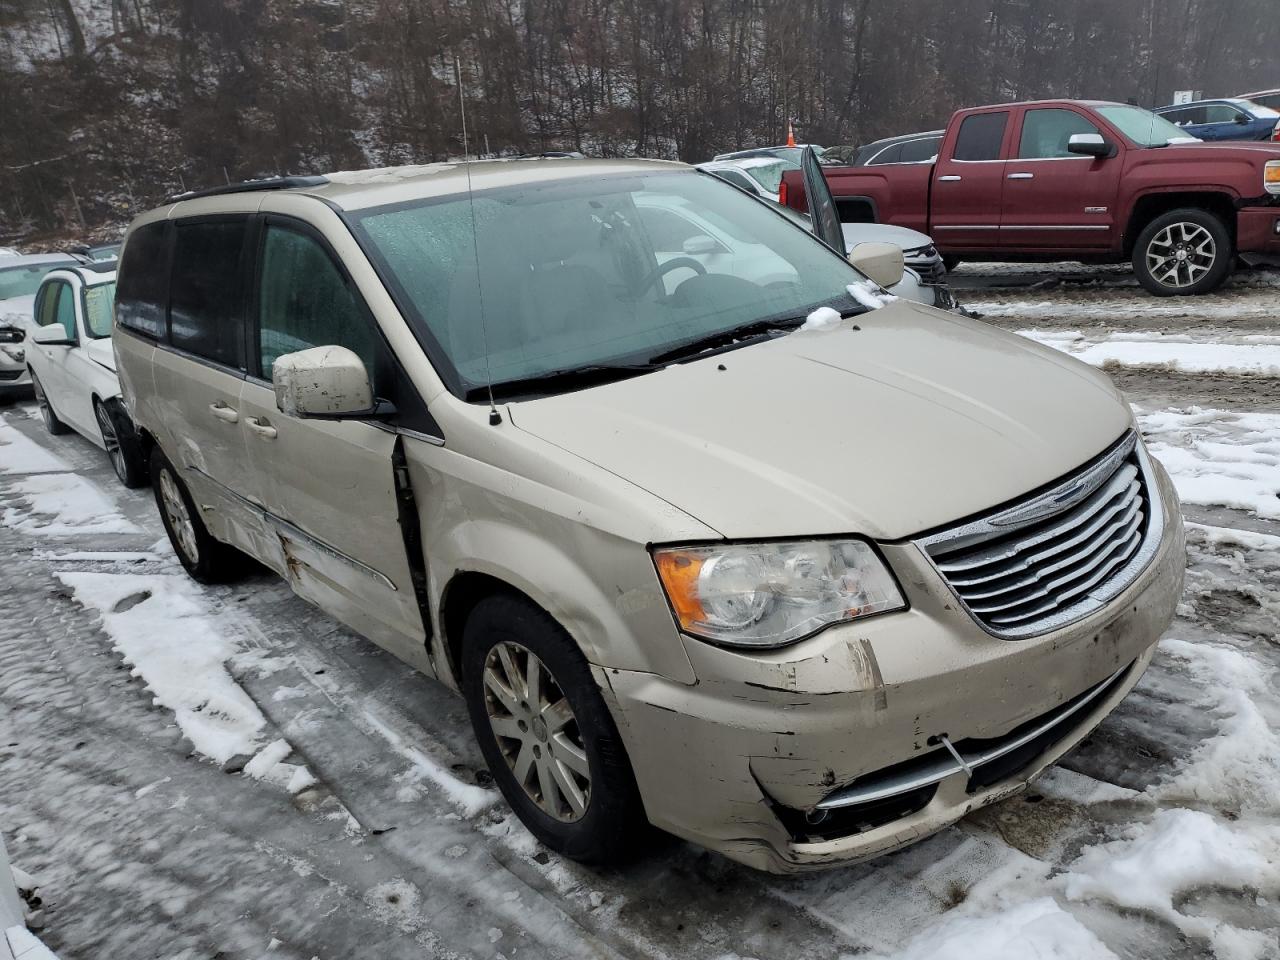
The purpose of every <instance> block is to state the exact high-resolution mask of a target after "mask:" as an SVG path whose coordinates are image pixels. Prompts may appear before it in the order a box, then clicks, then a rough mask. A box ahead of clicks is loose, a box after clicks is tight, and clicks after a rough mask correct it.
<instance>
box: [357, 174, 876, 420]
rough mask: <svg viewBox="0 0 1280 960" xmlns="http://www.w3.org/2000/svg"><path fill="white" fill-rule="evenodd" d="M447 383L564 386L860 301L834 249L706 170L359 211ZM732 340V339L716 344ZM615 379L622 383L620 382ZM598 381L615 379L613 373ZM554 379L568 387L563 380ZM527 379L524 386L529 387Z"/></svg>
mask: <svg viewBox="0 0 1280 960" xmlns="http://www.w3.org/2000/svg"><path fill="white" fill-rule="evenodd" d="M351 221H352V227H353V229H354V230H355V231H356V233H357V235H359V236H360V239H361V241H362V243H363V245H364V247H365V248H366V250H368V251H369V252H370V254H371V257H372V259H373V261H374V263H375V266H376V267H377V268H378V270H379V272H380V274H381V275H382V277H383V279H384V282H386V283H387V285H388V287H389V288H390V289H391V291H392V294H393V296H395V298H396V300H397V302H398V303H399V304H400V306H401V309H402V310H403V311H404V312H405V313H406V315H407V316H408V318H409V320H410V322H411V323H413V324H414V325H415V326H416V328H417V332H418V334H419V336H420V337H422V338H423V339H424V341H425V342H426V343H427V344H428V345H429V346H430V347H431V348H432V352H433V354H435V356H433V359H434V360H435V361H436V363H437V367H438V368H439V369H440V373H441V375H442V376H443V377H444V378H445V380H446V382H447V383H449V384H450V388H451V389H452V390H454V392H456V393H457V394H459V395H461V396H465V397H468V398H470V399H481V398H482V397H481V396H478V395H477V394H482V393H483V391H482V390H481V388H485V387H487V386H488V385H489V384H493V385H494V386H495V387H501V388H503V389H501V390H499V391H498V392H499V393H501V394H502V395H504V396H508V397H511V396H519V395H522V394H524V395H538V394H546V393H554V392H560V390H562V389H569V388H571V387H572V386H574V385H575V384H574V382H573V381H574V375H578V377H577V385H586V384H584V383H582V382H581V375H582V374H583V373H586V372H601V371H606V370H607V371H609V372H611V373H623V374H624V375H637V374H638V373H643V372H645V371H647V370H650V369H653V368H654V367H655V366H659V365H661V364H662V363H666V362H672V361H673V360H676V359H685V356H684V355H683V351H687V352H688V355H689V356H696V355H698V354H699V353H700V352H701V351H702V349H703V346H702V345H704V344H706V345H707V348H710V347H712V346H714V347H715V348H717V349H729V348H732V347H733V346H735V345H736V344H737V343H738V342H740V341H737V340H735V338H734V336H733V334H734V333H735V332H736V331H742V333H743V340H742V341H741V342H746V338H747V335H748V334H750V335H751V336H765V335H769V334H771V333H773V332H776V329H785V328H787V327H788V326H798V325H799V324H800V323H802V322H803V321H804V319H805V317H806V316H807V315H808V314H809V313H810V312H812V311H813V310H814V309H815V308H817V307H819V306H830V307H833V308H834V309H836V310H838V311H839V312H841V313H842V314H843V315H845V316H850V315H852V314H854V313H858V312H862V310H864V309H865V308H864V307H862V306H860V305H859V304H858V302H857V301H856V300H855V299H854V298H853V297H852V296H851V295H850V293H849V291H848V290H847V289H846V287H847V286H848V285H849V284H851V283H855V282H857V281H859V280H861V279H863V277H862V275H861V274H860V273H859V272H858V271H856V270H855V269H854V268H853V267H852V266H850V265H849V263H848V262H847V261H845V260H844V259H843V258H842V257H840V256H839V255H838V254H836V253H834V252H833V251H832V250H830V249H828V248H827V247H826V246H825V245H824V244H822V243H821V242H819V241H817V240H815V239H814V238H813V236H812V235H811V234H809V233H808V232H807V231H805V230H804V229H802V228H800V227H798V226H796V225H795V224H794V223H792V222H791V221H790V220H788V219H787V218H786V217H783V216H780V215H779V214H778V213H776V212H775V211H773V210H771V209H769V207H768V206H766V205H765V204H763V203H760V202H758V201H756V200H754V199H752V198H751V197H749V196H746V195H744V194H743V193H742V192H741V191H740V190H738V189H736V188H734V187H732V186H730V185H728V184H726V183H724V182H722V181H721V180H719V179H718V178H717V177H714V176H712V175H710V174H704V173H698V172H695V171H665V170H664V171H660V172H654V173H648V172H638V173H637V172H634V171H628V172H626V173H618V174H608V175H604V176H601V175H594V176H584V177H574V178H572V179H567V180H565V179H558V180H551V181H538V182H531V183H523V184H518V185H515V186H509V187H500V188H494V189H485V190H479V191H476V192H475V194H474V195H473V197H472V198H470V199H469V198H468V197H467V195H466V194H450V195H449V196H447V197H444V198H431V199H426V200H422V201H415V202H411V203H407V204H406V203H400V204H396V205H393V206H389V207H380V208H377V207H375V208H371V209H368V210H364V211H358V212H356V213H354V214H352V215H351ZM722 334H723V335H725V342H724V343H722V344H721V343H715V344H713V343H712V341H714V340H715V339H716V337H717V336H719V335H722ZM612 378H613V379H617V377H616V376H615V377H612ZM602 379H609V377H604V378H602ZM559 381H564V382H563V383H561V382H559ZM522 386H523V389H522Z"/></svg>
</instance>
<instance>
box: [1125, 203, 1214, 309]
mask: <svg viewBox="0 0 1280 960" xmlns="http://www.w3.org/2000/svg"><path fill="white" fill-rule="evenodd" d="M1235 260H1236V251H1235V244H1234V242H1233V241H1232V237H1231V231H1230V230H1229V229H1227V225H1226V224H1225V223H1224V222H1223V221H1222V218H1221V217H1219V216H1218V215H1217V214H1215V213H1211V212H1210V211H1208V210H1202V209H1200V208H1198V207H1184V208H1182V209H1178V210H1170V211H1169V212H1168V213H1165V214H1162V215H1160V216H1158V217H1156V218H1155V219H1154V220H1152V221H1151V222H1150V223H1149V224H1147V225H1146V227H1144V228H1143V230H1142V232H1141V233H1139V234H1138V239H1137V242H1136V243H1135V244H1134V246H1133V272H1134V273H1135V274H1136V275H1137V277H1138V282H1139V283H1140V284H1142V286H1143V287H1144V288H1146V290H1147V291H1148V292H1150V293H1153V294H1155V295H1156V296H1157V297H1190V296H1195V295H1197V294H1201V293H1210V292H1211V291H1213V290H1217V289H1218V288H1219V287H1220V286H1222V284H1223V283H1225V282H1226V279H1227V277H1229V276H1231V271H1232V269H1233V268H1234V267H1235Z"/></svg>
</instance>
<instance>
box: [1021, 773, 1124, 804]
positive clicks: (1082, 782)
mask: <svg viewBox="0 0 1280 960" xmlns="http://www.w3.org/2000/svg"><path fill="white" fill-rule="evenodd" d="M1034 789H1035V791H1036V792H1037V793H1040V794H1043V795H1044V796H1046V797H1053V798H1055V799H1057V800H1069V801H1071V802H1072V803H1079V804H1084V805H1086V806H1087V805H1089V804H1094V803H1110V802H1112V801H1116V800H1136V799H1138V798H1140V797H1141V796H1142V794H1141V793H1140V792H1139V791H1137V790H1130V789H1129V788H1128V787H1121V786H1117V785H1116V784H1114V783H1106V782H1105V781H1102V780H1095V779H1094V778H1093V777H1089V776H1086V775H1085V774H1083V773H1077V772H1076V771H1074V770H1068V769H1067V768H1066V767H1050V768H1049V769H1048V770H1046V771H1045V772H1044V774H1043V775H1042V776H1041V777H1040V779H1038V780H1036V781H1035V783H1034Z"/></svg>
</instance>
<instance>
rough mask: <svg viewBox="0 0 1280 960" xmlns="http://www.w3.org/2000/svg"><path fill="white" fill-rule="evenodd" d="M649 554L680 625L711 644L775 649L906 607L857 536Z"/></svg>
mask: <svg viewBox="0 0 1280 960" xmlns="http://www.w3.org/2000/svg"><path fill="white" fill-rule="evenodd" d="M653 558H654V562H655V563H656V564H657V567H658V576H659V578H660V579H661V580H662V586H663V589H664V590H666V592H667V599H668V600H669V601H670V602H671V609H672V610H673V611H674V612H675V615H676V619H677V621H679V624H680V628H681V629H682V630H684V631H685V632H686V633H691V634H693V635H695V636H698V637H704V638H706V639H708V640H714V641H715V642H717V643H724V644H730V645H737V646H743V647H776V646H780V645H782V644H784V643H791V642H793V641H796V640H800V639H802V638H804V637H807V636H809V635H810V634H811V633H813V632H815V631H816V630H819V629H821V628H822V627H825V626H827V625H829V624H832V623H840V622H841V621H844V620H856V619H858V618H859V617H866V616H870V615H871V614H873V613H884V612H886V611H888V610H901V609H903V608H904V607H905V606H906V602H905V601H904V600H903V599H902V593H901V592H900V591H899V590H898V585H897V583H896V582H895V581H894V579H893V575H892V574H891V573H890V572H889V571H888V569H887V568H886V567H885V565H884V563H883V562H882V561H881V560H880V558H879V557H878V556H877V555H876V553H875V551H874V550H872V549H871V547H870V546H869V545H868V544H866V543H864V542H862V541H861V540H802V541H796V542H793V543H743V544H716V545H711V546H699V547H659V548H656V549H655V550H654V551H653Z"/></svg>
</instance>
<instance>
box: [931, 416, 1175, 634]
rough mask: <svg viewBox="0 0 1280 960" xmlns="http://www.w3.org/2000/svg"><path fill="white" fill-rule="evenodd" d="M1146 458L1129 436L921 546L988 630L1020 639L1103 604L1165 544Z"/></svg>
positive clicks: (1041, 631)
mask: <svg viewBox="0 0 1280 960" xmlns="http://www.w3.org/2000/svg"><path fill="white" fill-rule="evenodd" d="M1149 476H1150V468H1149V464H1148V462H1147V460H1146V453H1145V451H1144V450H1143V449H1142V448H1141V446H1140V445H1139V444H1138V443H1137V437H1136V436H1135V435H1134V434H1132V433H1130V434H1127V435H1126V436H1125V437H1124V438H1123V439H1121V441H1120V442H1119V443H1118V444H1116V445H1115V446H1113V447H1112V448H1111V449H1110V450H1108V451H1107V452H1106V453H1104V454H1103V455H1102V456H1101V457H1099V458H1097V459H1096V460H1094V461H1093V462H1091V463H1090V464H1088V465H1087V466H1085V467H1084V468H1083V469H1081V470H1079V471H1077V472H1075V473H1074V474H1072V475H1071V476H1069V477H1068V478H1066V479H1065V480H1062V481H1060V482H1058V483H1057V484H1055V485H1054V486H1053V487H1052V488H1051V489H1050V490H1048V491H1047V492H1045V493H1041V494H1037V495H1036V496H1034V497H1031V498H1028V499H1027V500H1025V501H1023V502H1021V503H1017V504H1015V505H1014V506H1012V507H1007V508H1005V509H1003V510H1000V511H999V512H997V513H995V514H992V515H989V516H987V517H984V518H981V519H978V520H974V521H971V522H969V523H966V524H964V525H962V526H960V527H957V528H953V529H951V530H946V531H943V532H941V533H936V534H933V535H931V536H927V537H925V538H923V539H922V540H920V541H919V543H920V546H921V547H922V548H923V549H924V551H925V553H926V554H927V555H928V556H929V558H930V559H931V560H932V561H933V563H934V565H935V566H936V567H937V569H938V572H939V573H941V574H942V576H943V578H944V579H945V580H946V582H947V584H948V585H949V586H950V587H951V589H952V591H954V593H955V594H956V596H957V597H958V598H959V599H960V601H961V602H962V603H963V604H964V606H965V607H966V608H967V609H968V610H969V612H970V613H971V614H972V615H973V616H974V618H975V619H977V620H978V621H979V622H980V623H981V624H982V625H983V626H984V627H986V628H987V630H988V631H989V632H991V633H994V634H996V635H997V636H1001V637H1004V638H1007V639H1022V638H1023V637H1029V636H1033V635H1035V634H1038V633H1044V632H1046V631H1048V630H1052V629H1055V628H1057V627H1060V626H1063V625H1064V624H1066V623H1070V622H1071V621H1073V620H1077V619H1079V618H1080V617H1083V616H1085V615H1087V614H1088V613H1091V612H1092V611H1094V610H1096V609H1098V608H1099V607H1101V606H1102V605H1103V604H1104V603H1106V602H1107V601H1108V600H1110V599H1111V598H1112V597H1114V596H1115V595H1116V594H1118V593H1119V592H1120V591H1121V590H1123V589H1124V588H1125V587H1127V586H1128V585H1129V584H1130V583H1132V582H1133V580H1134V578H1136V577H1137V575H1138V573H1139V572H1141V570H1142V568H1143V567H1144V566H1145V565H1146V562H1147V561H1148V560H1149V559H1150V556H1151V554H1152V553H1154V546H1155V544H1158V542H1159V539H1160V529H1159V528H1160V526H1161V521H1160V517H1161V512H1160V505H1159V503H1158V501H1157V499H1156V498H1157V494H1155V493H1154V489H1153V485H1152V484H1151V483H1149V482H1148V478H1149Z"/></svg>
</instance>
